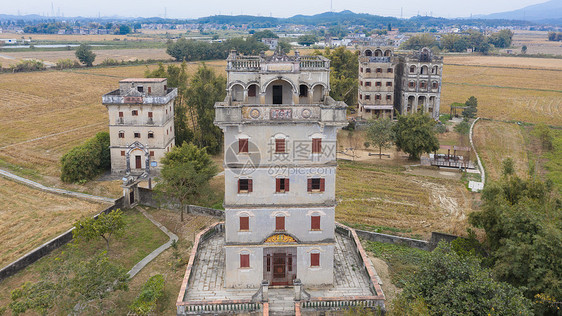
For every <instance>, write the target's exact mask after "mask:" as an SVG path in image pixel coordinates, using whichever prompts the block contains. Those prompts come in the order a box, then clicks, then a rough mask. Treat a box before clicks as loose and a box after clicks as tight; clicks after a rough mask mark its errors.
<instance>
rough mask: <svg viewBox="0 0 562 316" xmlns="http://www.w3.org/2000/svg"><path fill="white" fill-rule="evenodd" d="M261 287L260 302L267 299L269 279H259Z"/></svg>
mask: <svg viewBox="0 0 562 316" xmlns="http://www.w3.org/2000/svg"><path fill="white" fill-rule="evenodd" d="M261 288H262V294H261V295H262V298H261V301H262V302H267V301H269V281H268V280H263V281H261Z"/></svg>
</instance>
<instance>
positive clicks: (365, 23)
mask: <svg viewBox="0 0 562 316" xmlns="http://www.w3.org/2000/svg"><path fill="white" fill-rule="evenodd" d="M561 4H562V0H551V1H549V2H546V3H543V4H539V5H535V6H530V7H527V8H526V9H521V10H526V11H525V13H524V14H523V13H517V12H519V11H521V10H518V11H513V12H506V13H496V14H491V15H487V16H480V17H475V18H473V19H446V18H439V17H430V16H414V17H411V18H409V19H398V18H395V17H386V16H380V15H372V14H366V13H354V12H352V11H349V10H346V11H341V12H324V13H320V14H315V15H295V16H293V17H290V18H275V17H264V16H251V15H213V16H208V17H202V18H198V19H163V18H159V17H151V18H142V17H141V18H131V17H121V16H110V17H107V16H106V17H100V18H97V17H45V16H40V15H35V14H34V15H22V16H20V15H6V14H0V21H24V22H26V23H36V22H52V21H103V22H109V21H111V22H125V23H130V22H132V21H135V22H141V23H171V24H178V23H201V24H210V23H215V24H230V25H235V26H241V25H247V26H248V27H250V28H263V27H277V26H281V25H287V24H299V25H311V26H327V27H330V26H337V25H341V26H361V27H365V28H371V29H377V28H378V29H386V28H388V26H389V25H391V26H392V27H393V28H400V29H402V30H404V31H419V30H431V29H432V28H437V27H443V26H459V25H469V26H477V27H481V26H490V27H495V26H506V25H512V26H527V25H533V24H536V23H545V21H546V20H547V19H551V20H557V19H558V20H559V21H558V22H557V23H556V24H558V25H562V6H561ZM540 12H543V13H540ZM502 14H503V15H502ZM524 16H525V17H526V19H527V20H528V21H521V20H522V18H523V17H524ZM532 17H536V19H531V18H532ZM539 18H542V19H541V20H539Z"/></svg>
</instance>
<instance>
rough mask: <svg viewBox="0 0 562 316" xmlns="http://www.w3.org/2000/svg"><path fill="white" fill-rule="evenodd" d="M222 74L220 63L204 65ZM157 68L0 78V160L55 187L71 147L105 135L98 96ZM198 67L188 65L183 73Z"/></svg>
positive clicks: (129, 68) (92, 69) (18, 75)
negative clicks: (34, 173)
mask: <svg viewBox="0 0 562 316" xmlns="http://www.w3.org/2000/svg"><path fill="white" fill-rule="evenodd" d="M207 64H208V65H209V66H210V67H212V68H213V69H216V70H221V71H222V73H224V67H225V62H224V61H216V62H213V61H212V62H209V63H207ZM155 67H157V66H156V65H150V66H146V65H140V66H120V67H106V68H90V69H79V70H69V71H43V72H31V73H16V74H0V111H2V113H3V120H2V121H1V122H0V129H1V130H2V131H3V132H2V133H0V160H3V161H5V162H6V163H10V164H15V165H18V166H21V167H25V168H30V169H33V170H36V171H38V172H39V174H41V175H43V176H47V177H50V179H51V180H52V181H50V180H49V179H46V180H47V184H50V185H53V184H59V183H58V182H57V179H58V177H59V175H60V164H59V161H60V158H61V157H62V155H64V154H65V153H66V152H68V150H70V149H71V148H72V147H74V146H76V145H78V144H80V143H81V142H83V141H84V140H86V139H88V138H90V137H93V136H94V135H95V134H96V133H97V132H100V131H106V130H107V110H106V108H105V107H104V106H103V105H102V104H101V96H102V95H103V94H105V93H107V92H110V91H112V90H114V89H116V88H117V87H118V82H119V80H121V79H123V78H127V77H144V72H145V71H146V69H154V68H155ZM197 67H198V63H189V65H188V71H189V72H190V73H193V72H195V71H196V70H197Z"/></svg>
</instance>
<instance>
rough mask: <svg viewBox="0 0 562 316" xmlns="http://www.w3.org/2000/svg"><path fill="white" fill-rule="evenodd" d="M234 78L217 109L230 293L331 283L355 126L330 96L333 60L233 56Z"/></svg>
mask: <svg viewBox="0 0 562 316" xmlns="http://www.w3.org/2000/svg"><path fill="white" fill-rule="evenodd" d="M227 74H228V86H227V96H226V100H225V101H224V102H220V103H217V104H216V105H215V111H216V118H215V123H216V124H217V125H218V126H220V127H221V128H222V130H223V131H224V138H225V153H226V155H227V156H226V157H225V200H224V207H225V215H226V222H225V236H226V286H227V287H249V286H254V287H255V286H259V284H260V283H261V282H262V280H268V281H270V284H273V285H275V284H278V285H282V284H292V282H293V280H294V279H296V278H299V279H300V280H301V281H302V282H303V284H307V285H320V284H331V283H332V282H333V275H334V273H333V268H334V267H333V262H334V261H333V259H334V258H333V255H334V228H335V227H334V225H335V222H334V215H335V204H336V203H335V181H336V131H337V129H338V128H340V127H343V126H345V125H346V124H347V120H346V116H345V114H346V105H345V104H344V103H343V102H336V101H334V100H333V99H332V98H331V97H330V96H329V91H330V82H329V78H330V61H329V60H328V59H326V58H324V57H321V56H299V54H298V53H296V54H295V55H294V56H287V55H279V54H275V55H273V56H268V57H266V56H242V55H239V54H237V53H236V52H232V53H231V54H230V55H229V57H228V59H227ZM256 156H259V157H256ZM249 166H251V167H249ZM296 170H298V172H297V171H296Z"/></svg>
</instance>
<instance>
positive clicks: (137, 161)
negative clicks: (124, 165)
mask: <svg viewBox="0 0 562 316" xmlns="http://www.w3.org/2000/svg"><path fill="white" fill-rule="evenodd" d="M141 161H142V157H141V156H135V168H136V169H141V168H142V165H141Z"/></svg>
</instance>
